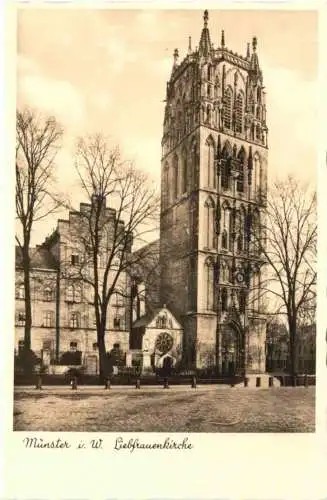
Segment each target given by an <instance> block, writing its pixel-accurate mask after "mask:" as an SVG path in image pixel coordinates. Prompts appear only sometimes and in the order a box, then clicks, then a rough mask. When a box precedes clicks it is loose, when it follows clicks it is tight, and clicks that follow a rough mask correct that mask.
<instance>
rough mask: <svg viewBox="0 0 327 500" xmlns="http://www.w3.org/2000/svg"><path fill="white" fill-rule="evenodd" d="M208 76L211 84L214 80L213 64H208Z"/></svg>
mask: <svg viewBox="0 0 327 500" xmlns="http://www.w3.org/2000/svg"><path fill="white" fill-rule="evenodd" d="M207 76H208V80H209V82H210V81H211V80H212V66H211V64H208V70H207Z"/></svg>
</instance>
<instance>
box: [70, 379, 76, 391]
mask: <svg viewBox="0 0 327 500" xmlns="http://www.w3.org/2000/svg"><path fill="white" fill-rule="evenodd" d="M71 384H72V390H73V391H76V390H77V377H73V378H72V381H71Z"/></svg>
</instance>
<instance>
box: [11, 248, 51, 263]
mask: <svg viewBox="0 0 327 500" xmlns="http://www.w3.org/2000/svg"><path fill="white" fill-rule="evenodd" d="M30 258H31V268H33V269H58V263H57V261H56V259H55V257H54V256H53V255H52V253H51V252H50V251H49V250H48V249H46V248H44V247H38V246H37V247H35V248H34V247H31V248H30ZM15 265H16V268H17V267H22V266H23V259H22V252H21V248H20V247H19V246H16V256H15Z"/></svg>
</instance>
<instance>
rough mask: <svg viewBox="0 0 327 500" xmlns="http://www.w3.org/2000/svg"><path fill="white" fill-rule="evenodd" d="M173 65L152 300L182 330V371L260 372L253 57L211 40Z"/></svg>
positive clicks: (263, 149)
mask: <svg viewBox="0 0 327 500" xmlns="http://www.w3.org/2000/svg"><path fill="white" fill-rule="evenodd" d="M203 19H204V26H203V29H202V32H201V37H200V42H199V46H198V47H196V48H195V49H193V48H192V45H191V39H190V38H189V47H188V53H187V55H186V57H184V59H183V60H181V61H180V60H179V54H178V50H177V49H175V51H174V61H173V68H172V73H171V77H170V80H169V82H168V83H167V89H166V101H165V102H166V107H165V116H164V125H163V138H162V163H161V188H162V189H161V193H162V195H161V197H162V199H161V226H160V263H161V300H162V302H163V303H165V304H167V306H168V307H169V308H170V309H171V311H172V312H173V313H174V315H175V316H176V317H177V318H178V319H179V320H180V321H181V323H182V325H183V327H184V339H185V340H184V359H185V363H186V365H187V366H192V367H194V366H196V367H197V368H215V369H218V370H219V373H221V374H227V373H231V372H234V373H235V372H236V373H239V374H244V372H246V373H251V372H252V373H254V372H263V371H265V329H266V327H265V325H266V322H265V316H264V314H263V304H262V297H261V289H262V282H263V264H264V261H263V258H262V255H261V252H260V246H262V245H263V244H264V231H263V221H264V217H265V206H266V191H267V153H268V145H267V126H266V106H265V91H264V87H263V77H262V72H261V69H260V64H259V59H258V55H257V39H256V38H255V37H254V38H253V40H252V50H250V44H247V48H246V54H245V55H244V56H243V55H239V54H237V53H235V52H232V51H231V50H229V49H228V48H227V45H226V41H225V34H224V31H222V33H221V40H220V45H219V46H214V45H213V43H212V42H211V38H210V33H209V28H208V11H205V12H204V17H203Z"/></svg>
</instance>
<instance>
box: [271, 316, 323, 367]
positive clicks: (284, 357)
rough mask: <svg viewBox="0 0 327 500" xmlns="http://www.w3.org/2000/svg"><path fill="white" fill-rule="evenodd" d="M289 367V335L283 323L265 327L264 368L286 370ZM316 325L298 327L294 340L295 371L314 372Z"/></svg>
mask: <svg viewBox="0 0 327 500" xmlns="http://www.w3.org/2000/svg"><path fill="white" fill-rule="evenodd" d="M289 368H290V354H289V337H288V332H287V329H286V327H285V325H282V324H281V325H273V327H268V329H267V341H266V370H267V371H268V372H282V371H285V372H288V371H289ZM315 370H316V325H315V324H312V325H306V326H301V327H299V328H298V332H297V342H296V371H297V372H298V373H303V372H307V373H315Z"/></svg>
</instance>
